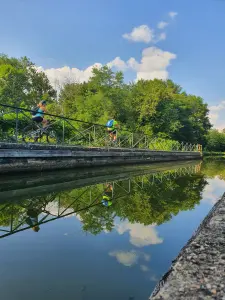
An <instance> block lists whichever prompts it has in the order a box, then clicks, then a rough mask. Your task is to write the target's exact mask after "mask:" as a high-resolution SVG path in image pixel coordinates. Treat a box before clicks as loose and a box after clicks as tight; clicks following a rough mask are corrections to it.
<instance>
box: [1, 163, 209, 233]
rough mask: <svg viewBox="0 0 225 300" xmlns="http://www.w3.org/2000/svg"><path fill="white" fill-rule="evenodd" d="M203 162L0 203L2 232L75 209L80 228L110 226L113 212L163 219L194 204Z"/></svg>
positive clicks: (138, 219)
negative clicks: (80, 224)
mask: <svg viewBox="0 0 225 300" xmlns="http://www.w3.org/2000/svg"><path fill="white" fill-rule="evenodd" d="M200 169H201V163H200V164H196V165H191V166H190V167H183V168H180V169H177V170H171V171H165V172H158V173H155V174H150V175H138V176H136V177H135V176H134V177H131V178H128V179H122V180H115V181H111V182H106V183H104V184H102V183H101V184H96V185H92V186H85V187H82V188H77V189H73V190H68V191H63V192H57V193H51V194H47V195H43V196H36V197H32V198H29V199H24V200H18V201H13V202H12V201H7V199H4V200H5V201H4V200H3V201H4V203H3V201H2V202H1V204H0V226H1V228H0V233H1V236H0V237H1V238H3V237H5V236H8V235H11V234H15V233H16V232H19V231H23V230H27V229H30V228H31V229H33V231H34V232H38V231H39V230H40V228H41V224H43V223H47V222H50V221H53V220H56V219H59V218H63V217H65V216H72V215H76V216H77V217H78V218H79V219H80V220H81V222H82V224H83V225H82V228H83V230H84V231H88V232H90V233H92V234H98V233H100V232H101V231H102V230H107V231H111V230H112V229H113V228H114V226H115V222H114V220H115V217H118V218H119V219H120V220H125V219H126V220H128V221H129V222H130V223H141V224H143V225H151V224H158V225H159V224H162V223H164V222H167V221H169V220H170V219H171V218H172V216H173V215H177V214H178V213H179V211H183V210H190V209H193V208H194V206H195V205H197V204H198V203H199V202H200V200H201V193H202V191H203V189H204V187H205V185H206V184H207V181H206V179H205V176H204V175H203V174H202V173H201V170H200Z"/></svg>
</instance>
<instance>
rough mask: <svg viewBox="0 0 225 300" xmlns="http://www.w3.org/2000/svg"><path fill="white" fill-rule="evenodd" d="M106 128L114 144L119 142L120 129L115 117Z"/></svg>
mask: <svg viewBox="0 0 225 300" xmlns="http://www.w3.org/2000/svg"><path fill="white" fill-rule="evenodd" d="M106 127H107V130H108V133H109V136H110V139H111V141H112V142H113V143H116V140H117V129H118V128H119V124H118V122H117V121H116V120H115V118H114V117H113V118H112V119H111V120H109V121H108V122H107V123H106Z"/></svg>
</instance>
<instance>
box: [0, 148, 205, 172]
mask: <svg viewBox="0 0 225 300" xmlns="http://www.w3.org/2000/svg"><path fill="white" fill-rule="evenodd" d="M192 159H201V154H200V153H199V152H181V151H174V152H169V151H150V150H145V149H126V148H93V147H92V148H88V147H86V148H85V147H76V146H56V145H51V146H50V145H38V144H36V145H35V144H5V143H0V174H3V173H9V172H24V171H30V172H31V171H40V170H42V171H43V170H56V169H72V168H76V167H90V166H107V165H124V164H139V163H145V164H146V163H152V162H165V161H182V160H192Z"/></svg>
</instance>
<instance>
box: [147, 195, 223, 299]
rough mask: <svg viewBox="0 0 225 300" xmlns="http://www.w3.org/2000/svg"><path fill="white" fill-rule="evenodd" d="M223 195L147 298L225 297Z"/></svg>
mask: <svg viewBox="0 0 225 300" xmlns="http://www.w3.org/2000/svg"><path fill="white" fill-rule="evenodd" d="M224 278H225V194H224V195H223V197H222V198H221V199H220V200H219V201H218V202H217V203H216V204H215V205H214V207H213V208H212V210H211V211H210V212H209V214H208V215H207V216H206V217H205V219H204V220H203V222H202V223H201V225H200V226H199V228H198V229H197V231H196V232H195V234H194V235H193V236H192V238H191V239H190V240H189V242H188V243H187V245H186V246H185V247H184V248H183V249H182V250H181V251H180V254H179V255H178V257H177V258H176V259H175V260H174V261H173V263H172V266H171V268H170V270H169V271H168V272H167V273H166V274H165V275H164V276H163V277H162V279H161V280H160V281H159V283H158V284H157V286H156V287H155V289H154V291H153V293H152V295H151V296H150V298H149V299H150V300H159V299H160V300H163V299H173V300H180V299H190V300H192V299H193V300H195V299H199V300H201V299H202V300H207V299H218V300H219V299H222V300H224V299H225V281H224Z"/></svg>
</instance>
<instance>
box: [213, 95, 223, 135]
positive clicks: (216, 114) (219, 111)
mask: <svg viewBox="0 0 225 300" xmlns="http://www.w3.org/2000/svg"><path fill="white" fill-rule="evenodd" d="M224 114H225V101H224V100H223V101H221V102H220V103H219V104H218V105H213V106H210V107H209V119H210V122H211V123H212V124H213V125H214V127H215V128H217V129H219V130H222V129H224V128H225V121H224Z"/></svg>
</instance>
